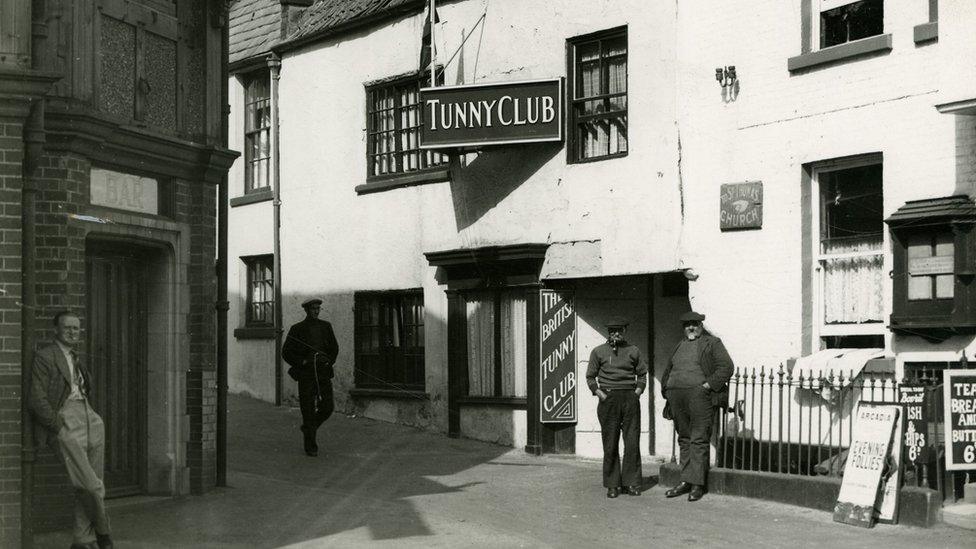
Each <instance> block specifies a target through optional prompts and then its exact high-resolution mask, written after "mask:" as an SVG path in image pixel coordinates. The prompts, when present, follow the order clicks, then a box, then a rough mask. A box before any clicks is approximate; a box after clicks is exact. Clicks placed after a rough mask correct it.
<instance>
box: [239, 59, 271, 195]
mask: <svg viewBox="0 0 976 549" xmlns="http://www.w3.org/2000/svg"><path fill="white" fill-rule="evenodd" d="M269 86H270V77H269V75H268V73H267V72H259V73H256V74H253V75H250V76H249V77H248V78H246V79H245V85H244V192H245V193H252V192H256V191H261V190H265V189H267V188H268V187H269V186H270V184H271V183H270V181H271V179H270V172H271V93H270V91H269V89H270V88H269Z"/></svg>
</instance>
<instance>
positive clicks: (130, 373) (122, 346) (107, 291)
mask: <svg viewBox="0 0 976 549" xmlns="http://www.w3.org/2000/svg"><path fill="white" fill-rule="evenodd" d="M86 260H87V273H88V315H87V316H88V321H87V323H88V351H89V359H88V361H89V365H90V367H91V372H92V376H93V377H94V380H93V387H92V393H93V395H92V401H93V404H94V407H95V410H96V411H98V413H99V414H100V415H101V416H102V419H103V420H104V422H105V477H104V481H105V488H106V496H107V497H120V496H127V495H134V494H141V493H144V492H145V491H146V463H147V457H146V445H147V436H146V433H147V429H146V404H145V403H146V402H147V394H146V386H147V381H146V380H147V345H146V343H147V336H148V330H147V309H148V305H147V290H146V288H147V286H148V284H147V279H148V261H147V256H146V253H145V252H143V251H141V250H140V248H138V247H133V246H131V245H129V244H123V243H113V244H93V243H89V246H88V250H87V256H86Z"/></svg>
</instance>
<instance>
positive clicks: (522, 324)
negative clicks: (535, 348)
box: [464, 290, 527, 398]
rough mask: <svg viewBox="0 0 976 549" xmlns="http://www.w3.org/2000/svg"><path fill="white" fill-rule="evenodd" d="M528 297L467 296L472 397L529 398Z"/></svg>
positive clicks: (508, 293) (517, 293)
mask: <svg viewBox="0 0 976 549" xmlns="http://www.w3.org/2000/svg"><path fill="white" fill-rule="evenodd" d="M525 296H526V294H525V291H524V290H485V291H474V292H468V293H465V295H464V302H465V313H466V319H467V325H466V328H467V337H468V396H475V397H519V398H524V397H525V396H526V394H527V391H526V377H525V376H526V373H525V372H526V355H525V353H526V348H527V347H526V318H525V315H526V297H525Z"/></svg>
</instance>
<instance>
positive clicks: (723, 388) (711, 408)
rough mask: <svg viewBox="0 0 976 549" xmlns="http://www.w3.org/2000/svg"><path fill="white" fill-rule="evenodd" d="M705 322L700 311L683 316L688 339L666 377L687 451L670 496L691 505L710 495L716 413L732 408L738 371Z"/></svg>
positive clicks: (665, 384) (680, 443)
mask: <svg viewBox="0 0 976 549" xmlns="http://www.w3.org/2000/svg"><path fill="white" fill-rule="evenodd" d="M703 320H705V315H703V314H699V313H696V312H694V311H692V312H688V313H685V314H683V315H681V324H682V326H683V329H684V338H683V339H682V340H681V341H680V342H678V344H677V345H676V346H675V347H674V350H672V351H671V358H670V360H668V366H667V368H665V370H664V375H663V376H661V387H663V388H664V397H665V398H666V399H667V400H668V403H669V404H670V405H671V412H672V414H674V426H675V429H676V430H677V431H678V447H679V448H680V450H681V461H680V465H681V482H680V483H679V484H678V485H677V486H675V487H674V488H671V489H670V490H668V491H667V492H665V495H666V496H667V497H669V498H673V497H677V496H680V495H682V494H688V501H698V500H700V499H701V498H702V496H703V495H704V494H705V483H706V479H707V478H708V461H709V441H710V440H711V438H712V424H713V423H714V421H715V410H716V409H717V408H718V407H719V406H727V405H728V401H729V385H728V384H729V378H731V377H732V367H733V366H732V358H731V357H729V353H728V351H726V350H725V345H723V344H722V340H721V339H719V338H717V337H715V336H713V335H712V334H710V333H708V332H707V331H705V329H704V327H703V326H702V321H703Z"/></svg>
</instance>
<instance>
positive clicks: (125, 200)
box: [90, 168, 159, 215]
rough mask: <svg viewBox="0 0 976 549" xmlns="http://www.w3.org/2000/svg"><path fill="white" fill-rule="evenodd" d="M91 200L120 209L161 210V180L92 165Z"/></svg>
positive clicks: (156, 211)
mask: <svg viewBox="0 0 976 549" xmlns="http://www.w3.org/2000/svg"><path fill="white" fill-rule="evenodd" d="M90 189H91V203H92V205H95V206H105V207H108V208H115V209H117V210H127V211H130V212H139V213H147V214H154V215H155V214H158V213H159V182H158V181H156V180H155V179H152V178H149V177H141V176H138V175H133V174H128V173H122V172H115V171H112V170H103V169H101V168H92V169H91V187H90Z"/></svg>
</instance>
